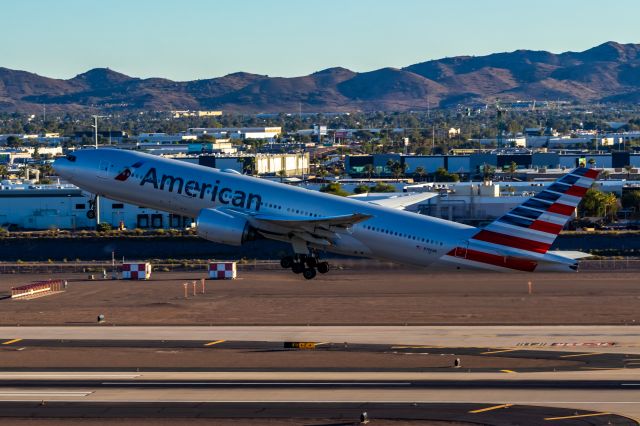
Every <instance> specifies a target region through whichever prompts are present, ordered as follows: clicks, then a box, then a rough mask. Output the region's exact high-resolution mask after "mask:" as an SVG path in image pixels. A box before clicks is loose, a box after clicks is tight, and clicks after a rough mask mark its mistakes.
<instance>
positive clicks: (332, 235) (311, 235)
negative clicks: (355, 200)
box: [247, 213, 371, 246]
mask: <svg viewBox="0 0 640 426" xmlns="http://www.w3.org/2000/svg"><path fill="white" fill-rule="evenodd" d="M370 217H371V215H368V214H363V213H353V214H349V215H341V216H324V217H317V218H301V217H294V216H274V215H264V214H259V213H258V214H252V215H249V216H248V217H247V220H248V221H249V223H251V225H252V226H253V227H255V228H256V229H257V230H258V232H260V233H262V234H263V235H264V236H265V237H268V238H272V239H279V240H283V241H289V240H291V239H292V238H299V239H301V240H304V241H306V242H309V243H313V244H318V245H322V246H329V245H332V244H333V243H334V241H335V240H336V239H339V238H340V234H342V233H344V232H347V231H348V228H349V227H351V226H353V225H355V224H356V223H359V222H362V221H364V220H367V219H369V218H370Z"/></svg>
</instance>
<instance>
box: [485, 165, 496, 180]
mask: <svg viewBox="0 0 640 426" xmlns="http://www.w3.org/2000/svg"><path fill="white" fill-rule="evenodd" d="M495 170H496V169H494V168H493V167H491V165H490V164H488V163H484V164H483V165H482V180H484V181H485V182H486V181H488V180H491V177H492V176H493V173H494V172H495Z"/></svg>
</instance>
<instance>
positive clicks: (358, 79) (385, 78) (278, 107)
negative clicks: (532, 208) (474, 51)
mask: <svg viewBox="0 0 640 426" xmlns="http://www.w3.org/2000/svg"><path fill="white" fill-rule="evenodd" d="M497 100H500V101H510V100H565V101H578V102H595V101H597V102H623V103H630V102H633V103H635V102H640V44H619V43H615V42H607V43H604V44H601V45H599V46H596V47H593V48H591V49H588V50H585V51H583V52H565V53H559V54H554V53H550V52H546V51H532V50H517V51H514V52H508V53H495V54H491V55H486V56H456V57H451V58H443V59H438V60H431V61H426V62H421V63H418V64H414V65H410V66H408V67H405V68H381V69H378V70H375V71H368V72H361V73H358V72H354V71H350V70H348V69H345V68H340V67H336V68H329V69H325V70H322V71H318V72H315V73H313V74H310V75H306V76H301V77H290V78H285V77H269V76H266V75H258V74H250V73H245V72H238V73H234V74H229V75H226V76H224V77H218V78H211V79H203V80H194V81H172V80H168V79H164V78H145V79H142V78H136V77H129V76H127V75H124V74H121V73H118V72H116V71H113V70H110V69H108V68H96V69H92V70H90V71H87V72H85V73H83V74H79V75H77V76H75V77H73V78H71V79H68V80H63V79H53V78H48V77H43V76H40V75H37V74H34V73H30V72H26V71H17V70H11V69H8V68H1V67H0V111H4V112H14V111H21V112H35V111H41V110H42V106H43V105H46V107H47V109H48V110H56V111H87V110H89V109H91V110H95V109H98V110H103V111H108V110H119V109H125V110H154V111H161V110H174V109H178V110H183V109H191V110H211V109H215V110H224V111H235V112H297V111H298V110H299V109H302V110H303V111H309V112H329V111H331V112H337V111H373V110H378V111H379V110H383V111H406V110H424V109H427V108H428V107H431V108H433V107H449V106H455V105H458V104H471V103H479V102H482V103H485V102H496V101H497Z"/></svg>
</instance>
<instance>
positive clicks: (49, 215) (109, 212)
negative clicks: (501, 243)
mask: <svg viewBox="0 0 640 426" xmlns="http://www.w3.org/2000/svg"><path fill="white" fill-rule="evenodd" d="M88 210H89V194H87V193H85V192H83V191H82V190H80V189H79V188H78V187H76V186H74V185H69V184H58V185H37V184H34V183H30V182H25V183H20V184H14V183H10V182H8V181H3V182H2V185H0V227H2V228H5V229H26V230H42V229H69V230H75V229H92V228H94V227H95V223H96V222H95V219H89V218H88V217H87V211H88ZM100 221H101V222H102V223H108V224H110V225H111V226H113V227H114V228H117V227H119V226H120V224H121V223H123V224H124V226H125V227H126V228H128V229H134V228H140V229H148V228H185V227H188V226H190V225H191V222H192V219H191V218H186V217H183V216H178V215H172V214H169V213H166V212H162V211H159V210H153V209H148V208H145V207H141V206H134V205H130V204H125V203H122V202H120V201H113V200H110V199H108V198H103V197H101V198H100Z"/></svg>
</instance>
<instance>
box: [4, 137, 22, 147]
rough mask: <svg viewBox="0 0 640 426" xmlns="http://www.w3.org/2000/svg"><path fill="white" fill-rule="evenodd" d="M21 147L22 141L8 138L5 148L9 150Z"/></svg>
mask: <svg viewBox="0 0 640 426" xmlns="http://www.w3.org/2000/svg"><path fill="white" fill-rule="evenodd" d="M21 145H22V140H21V139H20V138H19V137H17V136H9V137H8V138H7V146H8V147H9V148H18V147H19V146H21Z"/></svg>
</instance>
